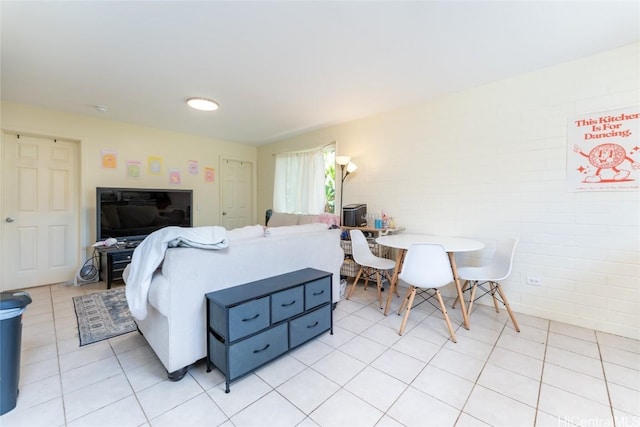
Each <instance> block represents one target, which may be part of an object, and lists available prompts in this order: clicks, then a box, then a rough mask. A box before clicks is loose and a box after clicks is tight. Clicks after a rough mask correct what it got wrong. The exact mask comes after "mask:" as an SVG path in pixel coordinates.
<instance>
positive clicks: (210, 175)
mask: <svg viewBox="0 0 640 427" xmlns="http://www.w3.org/2000/svg"><path fill="white" fill-rule="evenodd" d="M214 177H215V170H214V169H213V168H204V182H213V181H214Z"/></svg>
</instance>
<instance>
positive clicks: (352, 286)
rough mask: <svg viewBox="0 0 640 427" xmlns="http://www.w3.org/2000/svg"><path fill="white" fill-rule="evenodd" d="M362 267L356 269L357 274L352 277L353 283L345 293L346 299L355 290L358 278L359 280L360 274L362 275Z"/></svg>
mask: <svg viewBox="0 0 640 427" xmlns="http://www.w3.org/2000/svg"><path fill="white" fill-rule="evenodd" d="M363 268H364V267H360V270H358V274H356V278H355V279H353V285H351V289H349V293H348V294H347V299H349V298H351V295H353V291H355V290H356V284H357V283H358V280H360V276H361V275H362V269H363Z"/></svg>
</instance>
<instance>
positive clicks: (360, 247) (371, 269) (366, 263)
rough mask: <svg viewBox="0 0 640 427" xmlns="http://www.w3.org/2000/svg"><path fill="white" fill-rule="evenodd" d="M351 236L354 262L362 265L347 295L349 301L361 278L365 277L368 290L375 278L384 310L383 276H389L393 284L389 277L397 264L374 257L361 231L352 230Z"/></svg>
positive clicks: (379, 300) (365, 287)
mask: <svg viewBox="0 0 640 427" xmlns="http://www.w3.org/2000/svg"><path fill="white" fill-rule="evenodd" d="M349 234H350V235H351V250H352V252H353V260H354V261H355V262H356V264H359V265H360V270H358V274H356V278H355V279H354V280H353V285H351V289H349V293H348V294H347V299H349V298H351V295H353V291H354V290H355V289H356V284H357V283H358V280H360V277H361V276H363V275H364V289H365V290H366V289H367V285H368V284H369V280H370V279H373V278H374V277H375V279H376V283H377V284H378V303H379V304H380V308H382V277H381V276H382V274H385V275H386V276H387V279H388V280H389V283H391V276H390V275H389V270H392V269H393V268H394V267H395V266H396V263H395V261H393V260H391V259H387V258H381V257H379V256H376V255H374V254H373V253H372V252H371V249H369V242H367V238H366V237H364V234H363V233H362V231H360V230H350V231H349Z"/></svg>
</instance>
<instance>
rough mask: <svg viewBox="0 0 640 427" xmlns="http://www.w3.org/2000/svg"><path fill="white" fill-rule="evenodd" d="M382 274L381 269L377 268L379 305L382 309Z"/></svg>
mask: <svg viewBox="0 0 640 427" xmlns="http://www.w3.org/2000/svg"><path fill="white" fill-rule="evenodd" d="M380 276H381V274H380V270H376V282H377V283H378V305H379V306H380V309H381V310H382V278H381V277H380Z"/></svg>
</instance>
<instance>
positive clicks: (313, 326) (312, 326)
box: [307, 320, 320, 329]
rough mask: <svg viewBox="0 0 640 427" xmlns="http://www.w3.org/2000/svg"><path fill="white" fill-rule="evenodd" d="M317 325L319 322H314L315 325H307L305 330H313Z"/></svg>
mask: <svg viewBox="0 0 640 427" xmlns="http://www.w3.org/2000/svg"><path fill="white" fill-rule="evenodd" d="M318 323H320V322H318V321H317V320H316V323H314V324H313V325H307V328H309V329H310V328H315V327H316V326H318Z"/></svg>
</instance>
